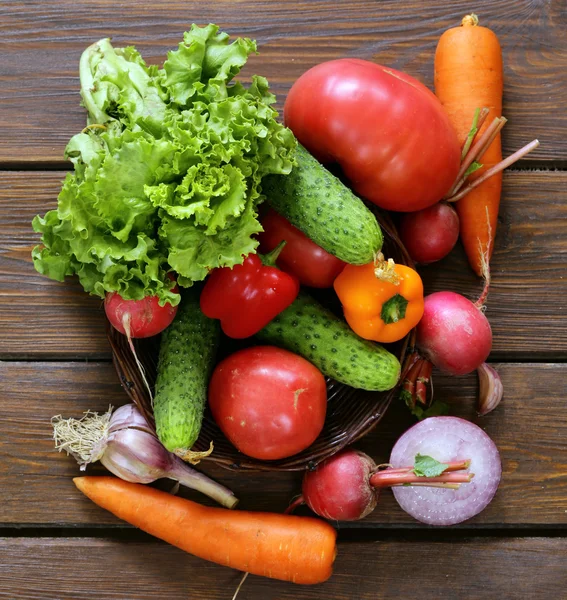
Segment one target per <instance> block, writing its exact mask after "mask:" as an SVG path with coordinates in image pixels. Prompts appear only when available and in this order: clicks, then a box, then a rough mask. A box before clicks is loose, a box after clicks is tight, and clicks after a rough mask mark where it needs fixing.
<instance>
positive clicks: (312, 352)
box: [257, 292, 400, 391]
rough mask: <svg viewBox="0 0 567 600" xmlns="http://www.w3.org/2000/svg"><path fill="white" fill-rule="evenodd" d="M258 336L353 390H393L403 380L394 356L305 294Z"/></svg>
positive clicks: (302, 293)
mask: <svg viewBox="0 0 567 600" xmlns="http://www.w3.org/2000/svg"><path fill="white" fill-rule="evenodd" d="M257 337H259V338H260V340H262V341H263V342H265V343H268V344H273V345H275V346H280V347H282V348H285V349H287V350H290V351H291V352H295V353H297V354H299V355H301V356H303V358H306V359H307V360H309V361H311V362H312V363H313V364H314V365H315V366H316V367H317V368H318V369H319V370H320V371H321V372H322V373H323V374H324V375H326V376H327V377H331V378H332V379H335V380H336V381H340V382H341V383H344V384H346V385H349V386H351V387H353V388H359V389H363V390H372V391H385V390H390V389H392V388H393V387H395V385H396V384H397V383H398V380H399V378H400V362H399V361H398V359H397V358H396V357H395V356H394V355H393V354H391V353H390V352H388V351H387V350H386V349H385V348H383V347H382V346H380V345H378V344H375V343H374V342H369V341H368V340H363V339H362V338H360V337H358V336H357V335H356V334H355V333H354V332H353V331H352V330H351V329H350V327H349V326H348V325H347V324H346V323H345V322H344V321H343V320H342V319H339V318H337V317H336V316H335V315H334V314H333V313H332V312H330V311H329V310H327V309H326V308H324V307H323V306H321V305H320V304H319V303H318V302H317V301H316V300H314V299H313V298H311V297H310V296H308V295H307V294H305V293H304V292H301V293H300V294H299V296H298V297H297V299H296V300H295V302H293V304H291V306H289V307H288V308H286V309H285V310H284V311H283V312H282V313H280V314H279V315H278V316H277V317H276V318H275V319H273V320H272V321H271V322H270V323H268V325H266V327H264V329H262V330H261V331H260V332H259V333H258V334H257Z"/></svg>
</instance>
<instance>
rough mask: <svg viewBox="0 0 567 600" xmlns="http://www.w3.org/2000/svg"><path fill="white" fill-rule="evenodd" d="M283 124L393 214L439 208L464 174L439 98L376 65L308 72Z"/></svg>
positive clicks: (331, 65) (347, 64) (332, 64)
mask: <svg viewBox="0 0 567 600" xmlns="http://www.w3.org/2000/svg"><path fill="white" fill-rule="evenodd" d="M472 117H473V115H471V119H472ZM284 121H285V124H286V125H287V126H288V127H289V128H290V129H291V130H292V131H293V133H294V134H295V135H296V137H297V139H298V140H299V141H300V142H301V143H302V144H303V145H304V146H305V147H306V148H307V149H308V150H309V151H310V152H311V153H312V154H314V155H315V156H316V157H317V158H318V159H319V160H321V161H322V162H334V161H336V162H338V163H339V164H340V165H341V167H342V169H343V171H344V173H345V175H346V176H347V177H348V178H349V179H350V181H351V184H352V187H353V189H354V190H355V191H356V192H357V193H358V194H360V195H361V196H363V197H364V198H367V199H368V200H370V201H371V202H374V203H375V204H377V205H378V206H380V207H382V208H385V209H387V210H396V211H403V212H407V211H416V210H420V209H422V208H426V207H427V206H431V205H432V204H435V202H438V201H439V200H440V199H441V198H442V197H443V196H444V195H445V194H446V193H447V192H448V191H449V188H450V186H451V184H452V183H453V182H454V180H455V178H456V176H457V172H458V170H459V163H460V146H459V141H458V140H457V135H456V133H455V131H454V130H453V127H452V126H451V123H450V122H449V119H448V117H447V115H446V113H445V111H444V109H443V107H442V106H441V103H440V102H439V100H437V98H436V97H435V95H434V94H433V93H432V92H431V91H429V90H428V89H427V88H426V87H425V86H424V85H423V84H421V83H420V82H419V81H417V80H416V79H414V78H413V77H410V76H409V75H406V74H405V73H402V72H400V71H396V70H395V69H389V68H386V67H382V66H380V65H377V64H375V63H372V62H370V61H366V60H360V59H355V58H344V59H339V60H332V61H328V62H324V63H321V64H319V65H317V66H315V67H313V68H312V69H310V70H309V71H307V72H306V73H304V74H303V75H302V76H301V77H300V78H299V79H298V80H297V81H296V82H295V83H294V85H293V86H292V88H291V90H290V91H289V94H288V96H287V99H286V102H285V106H284Z"/></svg>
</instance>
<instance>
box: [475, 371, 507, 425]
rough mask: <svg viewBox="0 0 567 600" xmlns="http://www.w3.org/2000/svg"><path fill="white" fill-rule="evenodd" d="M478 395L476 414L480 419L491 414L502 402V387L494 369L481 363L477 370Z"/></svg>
mask: <svg viewBox="0 0 567 600" xmlns="http://www.w3.org/2000/svg"><path fill="white" fill-rule="evenodd" d="M477 373H478V382H479V386H480V393H479V398H478V409H477V410H478V414H479V415H480V416H481V417H482V416H484V415H487V414H488V413H489V412H492V411H493V410H494V409H495V408H496V407H497V406H498V405H499V404H500V401H501V400H502V395H503V393H504V386H503V385H502V380H501V379H500V375H499V374H498V371H496V369H493V368H492V367H491V366H490V365H487V364H486V363H482V365H480V367H478V369H477Z"/></svg>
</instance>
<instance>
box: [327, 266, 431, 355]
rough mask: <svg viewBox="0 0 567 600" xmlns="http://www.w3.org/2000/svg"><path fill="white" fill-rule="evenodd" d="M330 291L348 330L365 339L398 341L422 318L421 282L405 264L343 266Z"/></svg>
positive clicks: (384, 341) (387, 341)
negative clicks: (335, 299)
mask: <svg viewBox="0 0 567 600" xmlns="http://www.w3.org/2000/svg"><path fill="white" fill-rule="evenodd" d="M334 288H335V291H336V293H337V296H338V297H339V299H340V301H341V303H342V305H343V311H344V315H345V319H346V320H347V323H348V324H349V325H350V328H351V329H352V330H353V331H354V332H355V333H356V334H357V335H359V336H360V337H362V338H365V339H367V340H373V341H375V342H383V343H389V342H396V341H398V340H401V339H402V338H403V337H404V336H405V335H406V334H408V333H409V332H410V331H411V330H412V329H413V328H414V327H415V326H416V325H417V324H418V323H419V321H420V319H421V317H422V316H423V283H422V281H421V278H420V276H419V275H418V274H417V272H416V271H414V270H413V269H411V268H410V267H406V266H405V265H397V264H394V263H393V262H392V261H389V263H385V261H380V262H378V263H369V264H367V265H360V266H357V265H347V266H346V267H345V268H344V269H343V271H342V272H341V273H340V275H339V276H338V277H337V278H336V279H335V283H334Z"/></svg>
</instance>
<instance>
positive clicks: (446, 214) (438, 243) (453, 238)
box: [400, 202, 459, 265]
mask: <svg viewBox="0 0 567 600" xmlns="http://www.w3.org/2000/svg"><path fill="white" fill-rule="evenodd" d="M458 237H459V217H458V215H457V212H456V211H455V210H454V209H453V207H452V206H450V205H449V204H447V203H446V202H438V203H437V204H434V205H433V206H430V207H429V208H424V209H423V210H419V211H417V212H413V213H405V214H404V215H403V216H402V219H401V222H400V238H401V240H402V242H403V244H404V246H405V247H406V249H407V251H408V252H409V254H410V256H411V257H412V259H413V260H414V261H415V262H417V263H421V264H424V265H426V264H429V263H432V262H435V261H437V260H441V259H442V258H444V257H445V256H447V254H449V252H451V250H452V249H453V247H454V246H455V244H456V243H457V239H458Z"/></svg>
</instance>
